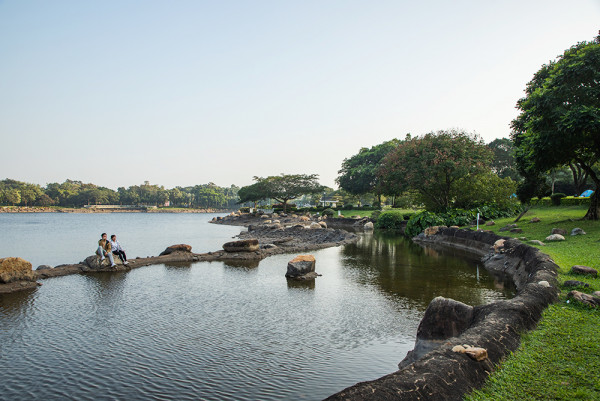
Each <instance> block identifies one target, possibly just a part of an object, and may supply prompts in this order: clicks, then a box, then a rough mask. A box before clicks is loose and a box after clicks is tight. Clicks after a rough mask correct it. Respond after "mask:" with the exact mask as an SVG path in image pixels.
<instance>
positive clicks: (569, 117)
mask: <svg viewBox="0 0 600 401" xmlns="http://www.w3.org/2000/svg"><path fill="white" fill-rule="evenodd" d="M525 94H526V96H525V97H524V98H522V99H520V100H519V101H518V102H517V108H518V109H519V110H520V111H521V113H520V115H519V116H518V117H517V118H516V119H515V120H513V122H512V124H511V126H512V129H513V132H512V134H511V136H512V139H513V141H514V143H515V147H516V148H517V151H516V160H517V165H518V168H519V171H520V172H521V174H522V175H524V176H530V177H531V176H536V175H539V174H540V173H541V172H544V171H548V170H550V169H552V168H555V167H559V166H564V165H569V164H571V163H577V165H578V166H580V167H581V169H583V170H584V171H585V172H586V173H587V176H588V177H589V178H590V179H591V180H592V181H593V182H594V184H595V186H596V191H595V192H594V195H593V196H592V200H591V202H590V208H589V210H588V212H587V213H586V216H585V218H587V219H593V220H598V219H599V218H600V210H599V207H598V206H599V201H598V199H599V195H598V188H600V175H599V174H598V172H597V171H596V170H595V169H594V164H596V163H598V161H599V160H600V36H598V37H597V38H596V39H595V40H594V41H591V42H581V43H578V44H576V45H575V46H572V47H571V48H569V49H567V50H566V51H565V52H564V54H562V55H561V56H559V57H558V59H557V60H556V61H551V62H549V63H548V64H546V65H543V66H542V67H541V68H540V70H539V71H538V72H536V73H535V75H534V76H533V79H532V80H531V81H530V82H529V83H528V84H527V87H526V89H525Z"/></svg>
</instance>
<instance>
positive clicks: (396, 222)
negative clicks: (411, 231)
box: [375, 210, 404, 230]
mask: <svg viewBox="0 0 600 401" xmlns="http://www.w3.org/2000/svg"><path fill="white" fill-rule="evenodd" d="M403 221H404V218H403V216H402V213H401V212H400V211H398V210H386V211H385V212H381V213H380V214H379V216H378V217H377V221H376V222H375V227H377V228H384V229H388V230H399V229H401V228H402V222H403Z"/></svg>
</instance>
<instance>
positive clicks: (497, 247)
mask: <svg viewBox="0 0 600 401" xmlns="http://www.w3.org/2000/svg"><path fill="white" fill-rule="evenodd" d="M504 241H506V240H504V239H499V240H497V241H496V242H494V245H493V248H494V252H495V253H500V252H502V251H503V250H504Z"/></svg>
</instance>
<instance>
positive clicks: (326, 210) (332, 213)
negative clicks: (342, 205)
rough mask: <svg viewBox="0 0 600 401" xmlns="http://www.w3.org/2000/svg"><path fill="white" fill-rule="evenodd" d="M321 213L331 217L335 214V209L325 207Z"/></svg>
mask: <svg viewBox="0 0 600 401" xmlns="http://www.w3.org/2000/svg"><path fill="white" fill-rule="evenodd" d="M321 214H322V215H323V216H327V217H331V216H333V215H334V214H335V210H333V209H331V208H327V209H325V210H323V212H322V213H321Z"/></svg>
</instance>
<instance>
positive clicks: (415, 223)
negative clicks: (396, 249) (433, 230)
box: [404, 212, 444, 238]
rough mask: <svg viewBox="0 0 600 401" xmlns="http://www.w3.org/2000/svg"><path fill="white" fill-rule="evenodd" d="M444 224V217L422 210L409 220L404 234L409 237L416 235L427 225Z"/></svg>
mask: <svg viewBox="0 0 600 401" xmlns="http://www.w3.org/2000/svg"><path fill="white" fill-rule="evenodd" d="M441 225H444V219H443V218H442V217H440V216H439V215H437V214H436V213H433V212H421V213H418V214H415V215H414V216H412V217H411V218H410V220H408V223H407V224H406V229H405V230H404V235H406V236H407V237H410V238H412V237H416V236H417V235H419V234H420V233H422V232H423V231H425V229H426V228H427V227H431V226H441Z"/></svg>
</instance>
